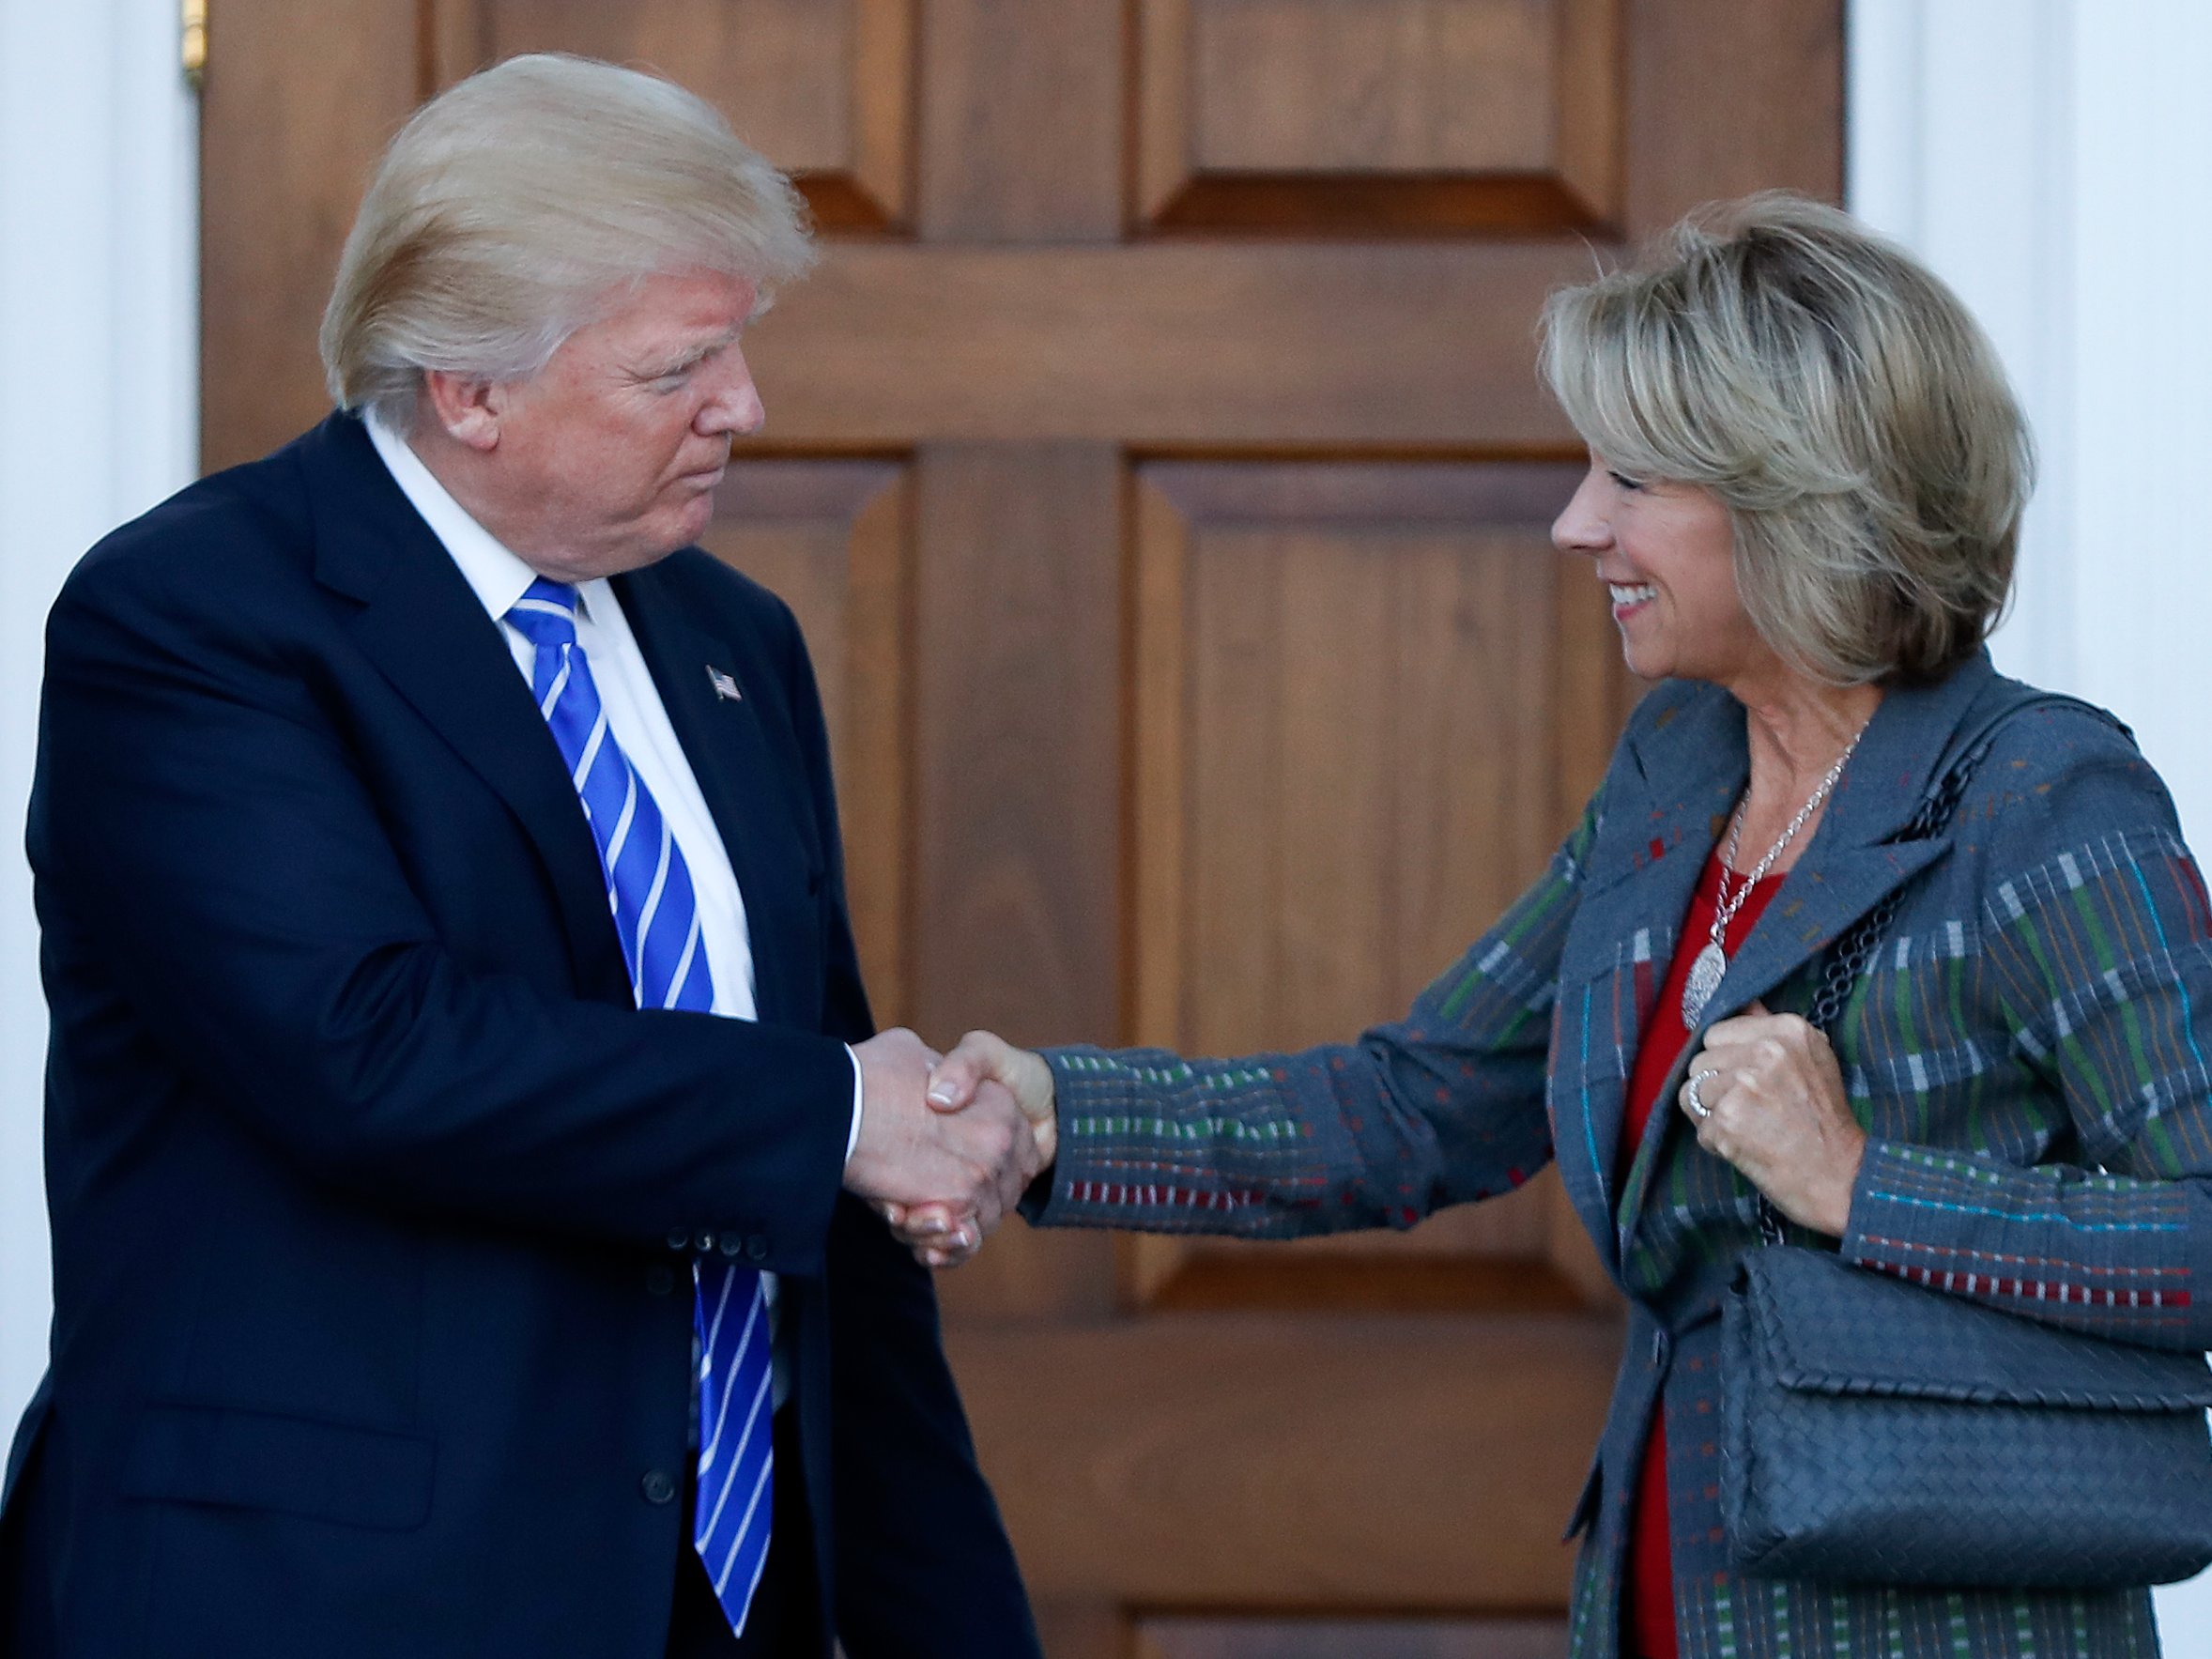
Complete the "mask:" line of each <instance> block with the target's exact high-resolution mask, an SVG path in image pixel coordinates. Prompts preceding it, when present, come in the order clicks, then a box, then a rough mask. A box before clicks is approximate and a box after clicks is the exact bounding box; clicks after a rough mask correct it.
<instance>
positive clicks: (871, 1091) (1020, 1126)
mask: <svg viewBox="0 0 2212 1659" xmlns="http://www.w3.org/2000/svg"><path fill="white" fill-rule="evenodd" d="M853 1053H854V1054H856V1055H858V1056H859V1059H860V1087H861V1111H860V1138H859V1140H858V1141H857V1142H856V1143H855V1144H853V1153H852V1156H851V1157H850V1158H848V1159H847V1160H845V1186H846V1189H847V1190H850V1191H852V1192H853V1193H856V1194H857V1195H858V1196H860V1197H862V1198H864V1199H866V1200H867V1201H868V1203H869V1204H870V1205H871V1206H873V1207H874V1208H875V1210H876V1212H877V1213H878V1214H879V1215H881V1216H882V1217H883V1219H884V1220H885V1221H888V1222H890V1224H891V1229H892V1231H893V1232H894V1233H895V1234H897V1235H898V1237H899V1239H900V1240H901V1241H902V1242H903V1243H905V1244H906V1245H907V1246H908V1247H909V1248H910V1249H912V1250H913V1251H914V1254H915V1255H916V1256H918V1257H919V1258H920V1259H921V1260H922V1261H923V1262H924V1263H925V1264H926V1265H928V1266H929V1267H953V1266H956V1265H957V1264H959V1263H960V1262H963V1261H965V1260H967V1258H968V1257H969V1256H970V1255H972V1254H974V1253H975V1251H976V1250H978V1249H979V1248H981V1246H982V1243H983V1238H984V1236H985V1235H986V1234H988V1233H989V1232H990V1231H991V1228H993V1227H995V1226H997V1225H998V1223H999V1221H1000V1220H1001V1219H1002V1218H1003V1217H1004V1216H1005V1215H1006V1211H1008V1210H1010V1209H1012V1208H1013V1207H1014V1206H1015V1205H1016V1204H1018V1203H1019V1202H1020V1201H1021V1198H1022V1192H1023V1190H1025V1189H1026V1188H1027V1187H1028V1185H1029V1183H1030V1182H1031V1181H1033V1180H1035V1179H1036V1178H1037V1174H1038V1173H1039V1172H1040V1171H1042V1170H1043V1169H1045V1168H1046V1167H1047V1166H1048V1165H1050V1164H1051V1163H1052V1157H1053V1153H1054V1151H1055V1150H1056V1148H1057V1146H1058V1143H1059V1128H1058V1117H1057V1114H1056V1113H1055V1111H1054V1109H1053V1089H1052V1068H1051V1067H1049V1066H1047V1065H1046V1064H1045V1062H1044V1060H1043V1058H1042V1057H1041V1056H1039V1055H1037V1054H1033V1053H1030V1052H1027V1051H1026V1050H1022V1049H1017V1048H1014V1047H1013V1046H1011V1045H1010V1044H1008V1043H1005V1042H1002V1041H1001V1040H1000V1039H999V1038H997V1037H993V1036H991V1034H990V1033H989V1032H987V1031H971V1032H970V1033H968V1035H967V1036H966V1037H962V1038H960V1046H959V1047H958V1048H956V1049H954V1050H953V1052H951V1053H950V1054H939V1053H938V1052H936V1051H935V1050H934V1049H932V1048H930V1047H929V1045H928V1044H927V1043H925V1042H923V1041H922V1039H921V1038H920V1037H916V1036H914V1033H913V1032H911V1031H902V1030H901V1031H886V1032H883V1033H882V1034H881V1035H880V1036H877V1037H870V1038H869V1039H868V1041H866V1042H864V1043H858V1044H855V1045H854V1047H853Z"/></svg>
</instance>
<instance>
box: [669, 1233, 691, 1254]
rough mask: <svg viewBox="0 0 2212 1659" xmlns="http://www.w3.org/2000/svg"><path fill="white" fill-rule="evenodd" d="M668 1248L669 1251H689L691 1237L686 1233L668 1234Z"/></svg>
mask: <svg viewBox="0 0 2212 1659" xmlns="http://www.w3.org/2000/svg"><path fill="white" fill-rule="evenodd" d="M668 1248H669V1249H670V1250H689V1249H690V1248H691V1235H690V1234H688V1233H671V1234H669V1235H668Z"/></svg>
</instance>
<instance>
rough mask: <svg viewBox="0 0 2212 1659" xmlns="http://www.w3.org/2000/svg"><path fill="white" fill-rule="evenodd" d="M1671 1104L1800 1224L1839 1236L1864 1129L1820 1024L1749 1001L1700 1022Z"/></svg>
mask: <svg viewBox="0 0 2212 1659" xmlns="http://www.w3.org/2000/svg"><path fill="white" fill-rule="evenodd" d="M1693 1085H1695V1086H1693ZM1676 1103H1677V1104H1678V1105H1679V1106H1680V1107H1681V1108H1682V1113H1683V1114H1684V1115H1685V1116H1687V1117H1688V1118H1689V1119H1690V1120H1691V1122H1692V1123H1693V1124H1695V1125H1696V1127H1697V1144H1699V1145H1701V1146H1703V1147H1704V1148H1705V1149H1706V1150H1707V1151H1708V1152H1711V1153H1713V1154H1715V1155H1716V1156H1718V1157H1721V1158H1725V1159H1727V1160H1728V1161H1729V1162H1730V1163H1732V1164H1734V1165H1735V1166H1736V1167H1737V1168H1738V1169H1740V1170H1742V1171H1743V1174H1744V1175H1747V1176H1749V1177H1750V1179H1751V1182H1752V1184H1753V1185H1754V1186H1756V1187H1757V1188H1758V1189H1759V1190H1760V1191H1761V1192H1763V1193H1765V1194H1766V1195H1767V1197H1768V1199H1769V1200H1770V1201H1771V1202H1772V1203H1773V1204H1774V1207H1775V1208H1776V1209H1778V1210H1780V1211H1781V1212H1782V1213H1783V1214H1784V1215H1786V1216H1788V1217H1789V1218H1790V1220H1791V1221H1795V1222H1797V1223H1798V1224H1799V1225H1800V1226H1805V1227H1810V1228H1812V1229H1813V1230H1814V1231H1815V1232H1817V1233H1825V1234H1828V1235H1829V1236H1830V1237H1838V1238H1839V1237H1842V1236H1843V1232H1844V1229H1845V1228H1846V1227H1847V1226H1849V1225H1850V1223H1851V1190H1852V1189H1853V1187H1855V1186H1856V1185H1857V1183H1858V1178H1859V1164H1860V1161H1861V1160H1863V1159H1864V1158H1865V1157H1866V1130H1864V1129H1861V1128H1860V1127H1859V1124H1858V1120H1857V1119H1856V1118H1854V1117H1853V1116H1851V1107H1850V1105H1849V1103H1848V1102H1847V1101H1846V1100H1845V1098H1844V1092H1843V1073H1842V1071H1841V1070H1840V1069H1839V1068H1837V1066H1836V1051H1835V1050H1833V1049H1831V1048H1830V1047H1829V1046H1828V1039H1827V1038H1826V1037H1823V1036H1822V1035H1821V1034H1820V1032H1819V1031H1817V1030H1815V1029H1814V1028H1813V1027H1812V1026H1811V1025H1809V1024H1807V1023H1806V1022H1805V1021H1803V1020H1800V1019H1799V1018H1798V1017H1797V1016H1796V1015H1794V1014H1770V1013H1768V1012H1767V1011H1766V1009H1765V1008H1764V1007H1763V1006H1761V1005H1759V1004H1758V1003H1753V1004H1752V1005H1751V1006H1749V1007H1748V1008H1746V1009H1745V1010H1744V1011H1743V1013H1741V1014H1738V1015H1736V1016H1735V1017H1734V1018H1733V1019H1729V1020H1722V1021H1718V1022H1715V1023H1714V1024H1713V1026H1712V1027H1711V1028H1710V1029H1709V1030H1707V1032H1706V1033H1705V1043H1704V1046H1703V1047H1702V1048H1700V1049H1699V1050H1698V1051H1697V1057H1696V1058H1695V1059H1693V1060H1692V1061H1691V1062H1690V1068H1689V1071H1688V1073H1687V1074H1686V1076H1685V1077H1684V1079H1683V1082H1682V1089H1681V1091H1680V1093H1679V1094H1678V1095H1677V1096H1676Z"/></svg>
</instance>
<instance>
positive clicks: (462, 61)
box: [429, 0, 915, 233]
mask: <svg viewBox="0 0 2212 1659" xmlns="http://www.w3.org/2000/svg"><path fill="white" fill-rule="evenodd" d="M429 3H430V4H431V6H432V7H433V8H434V10H435V13H436V17H435V22H434V25H433V26H434V34H433V36H432V45H433V51H434V53H435V64H434V67H433V69H432V73H433V75H434V77H435V79H436V81H437V83H438V84H441V85H442V84H450V83H451V82H453V81H456V80H458V79H460V78H461V77H462V76H463V75H466V74H468V73H469V72H471V71H472V70H474V69H478V68H481V67H482V66H483V65H484V64H488V63H496V62H497V61H499V59H500V58H503V57H512V56H514V55H515V54H516V53H521V52H575V53H581V54H585V55H587V56H591V57H604V58H607V59H610V60H612V61H613V62H616V63H630V64H638V65H643V66H646V67H650V68H653V69H659V70H661V71H662V72H664V73H666V74H669V75H672V76H674V77H675V78H676V79H678V80H680V81H682V82H683V83H684V84H685V85H686V86H689V87H690V88H691V89H692V90H693V91H694V92H697V93H699V95H700V96H701V97H703V98H707V99H710V100H713V101H714V103H716V104H717V105H719V106H720V107H721V109H722V111H723V113H724V114H725V115H728V116H729V117H730V122H731V124H732V125H733V126H734V127H736V129H737V131H738V132H739V134H740V135H741V136H743V137H744V138H745V141H746V142H747V143H749V144H751V145H753V146H755V147H756V148H758V149H759V150H760V152H761V153H762V154H763V155H765V156H767V157H768V159H769V160H771V161H774V162H775V163H776V165H777V166H779V167H783V168H786V169H788V170H790V171H791V172H793V173H795V174H796V175H797V176H798V180H799V187H800V189H801V190H802V191H804V192H806V198H807V201H808V203H809V205H810V206H811V207H813V209H814V214H815V218H816V221H817V223H820V224H821V225H822V227H823V228H825V229H829V230H835V231H841V232H847V233H851V232H855V231H883V230H897V229H900V228H902V227H904V226H905V224H906V223H907V222H908V219H909V216H910V214H911V212H912V206H913V181H914V100H913V90H914V8H915V0H654V4H652V5H607V4H604V3H603V0H429Z"/></svg>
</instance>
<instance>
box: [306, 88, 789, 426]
mask: <svg viewBox="0 0 2212 1659" xmlns="http://www.w3.org/2000/svg"><path fill="white" fill-rule="evenodd" d="M813 257H814V253H813V248H812V246H811V244H810V242H809V240H808V236H807V229H806V211H805V207H804V206H803V204H802V203H801V201H800V199H799V196H798V193H797V192H795V191H794V190H793V189H792V188H791V182H790V180H788V179H787V178H785V177H784V176H783V175H782V174H780V173H778V172H777V171H776V169H775V168H774V167H772V166H770V165H769V164H768V162H767V161H764V160H762V159H761V158H760V155H759V154H757V153H756V152H755V151H753V150H752V149H750V148H749V147H747V146H745V144H744V143H743V142H741V141H740V140H739V139H738V138H737V137H736V136H735V135H734V134H733V133H732V132H731V131H730V126H729V123H728V122H726V121H725V120H724V119H723V118H722V116H721V115H719V114H718V113H717V112H716V111H715V109H714V106H713V105H711V104H709V103H708V102H706V101H705V100H703V99H700V98H698V97H696V96H694V95H693V94H692V93H689V92H686V91H685V90H684V88H682V87H681V86H677V85H675V84H672V83H670V82H668V81H664V80H662V79H660V78H659V77H657V76H653V75H649V74H645V73H642V72H640V71H638V70H636V69H620V68H617V67H616V66H615V65H613V64H607V63H598V62H595V61H593V60H591V59H589V58H580V57H570V56H565V55H561V54H533V55H530V56H527V57H515V58H510V59H508V60H507V61H506V62H505V63H501V64H498V65H495V66H494V67H493V68H491V69H485V70H484V71H482V72H481V73H479V74H475V75H472V76H470V77H469V79H468V80H466V81H463V82H461V83H459V84H457V85H454V86H453V87H451V88H449V89H448V90H447V91H445V92H443V93H441V94H439V95H438V97H437V98H435V99H433V100H430V102H428V103H426V104H424V105H423V106H422V109H420V110H418V111H417V112H416V113H415V115H414V117H413V118H412V119H411V120H409V121H408V122H407V125H406V126H405V127H404V128H402V129H401V130H400V131H399V134H398V136H397V137H395V138H394V139H393V140H392V144H391V146H390V147H388V148H387V149H386V150H385V152H384V159H383V161H382V162H381V163H380V164H379V166H378V167H377V169H376V178H375V180H374V181H373V182H372V183H371V184H370V186H369V191H368V194H367V196H366V197H364V198H363V200H362V202H361V213H360V216H359V217H358V218H357V219H356V220H355V221H354V225H353V232H352V234H351V235H350V236H348V237H347V238H346V251H345V253H344V254H343V255H342V256H341V257H340V259H339V263H338V280H337V283H336V285H335V286H334V288H333V290H332V292H331V295H330V306H329V308H328V309H327V310H326V311H325V312H324V313H323V326H322V341H321V344H322V357H323V368H324V371H325V374H326V376H327V378H328V380H329V384H330V395H331V397H332V398H334V399H335V400H336V401H337V403H338V405H339V407H343V408H361V407H368V408H371V409H374V410H375V411H376V414H377V415H378V417H379V418H380V419H382V420H384V421H386V422H388V423H390V424H391V425H392V426H394V427H396V428H399V429H400V430H403V431H404V430H405V429H406V428H407V425H408V424H409V423H410V422H412V420H413V418H414V412H415V407H416V401H417V394H418V392H419V391H420V389H421V387H422V375H423V372H424V371H425V370H432V369H436V370H442V371H445V372H448V373H452V374H457V375H464V376H469V377H472V378H481V379H487V380H516V379H527V378H528V377H529V376H532V375H534V374H536V373H537V372H538V371H539V370H540V369H542V368H544V367H545V364H546V362H547V361H548V360H550V359H551V357H552V356H553V354H554V352H556V351H557V350H559V349H560V348H561V343H562V342H563V341H565V340H567V339H568V338H569V336H570V335H572V334H573V333H575V332H576V330H578V329H580V328H582V327H584V326H585V325H586V324H588V323H590V322H591V321H592V320H593V318H594V317H595V316H596V315H598V314H599V313H600V312H601V311H602V310H603V309H604V307H605V306H606V304H607V301H608V300H610V299H611V298H613V297H615V296H618V295H619V294H620V293H622V291H623V290H624V289H626V288H628V287H629V286H631V285H633V284H637V283H638V282H641V281H643V280H644V279H646V278H648V277H651V276H654V275H657V274H660V273H662V272H670V271H682V270H692V269H709V270H718V271H723V272H727V273H729V274H730V275H733V276H738V277H742V278H745V279H746V280H749V281H752V282H755V283H758V284H760V290H761V294H762V297H763V300H764V301H765V300H766V298H767V297H768V296H769V295H770V294H771V293H772V292H773V290H774V289H775V288H776V286H777V285H778V284H783V283H787V282H790V281H791V280H792V279H794V278H796V277H798V276H800V275H801V274H803V273H804V272H805V271H806V269H807V267H808V266H809V265H810V264H811V263H812V261H813Z"/></svg>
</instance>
